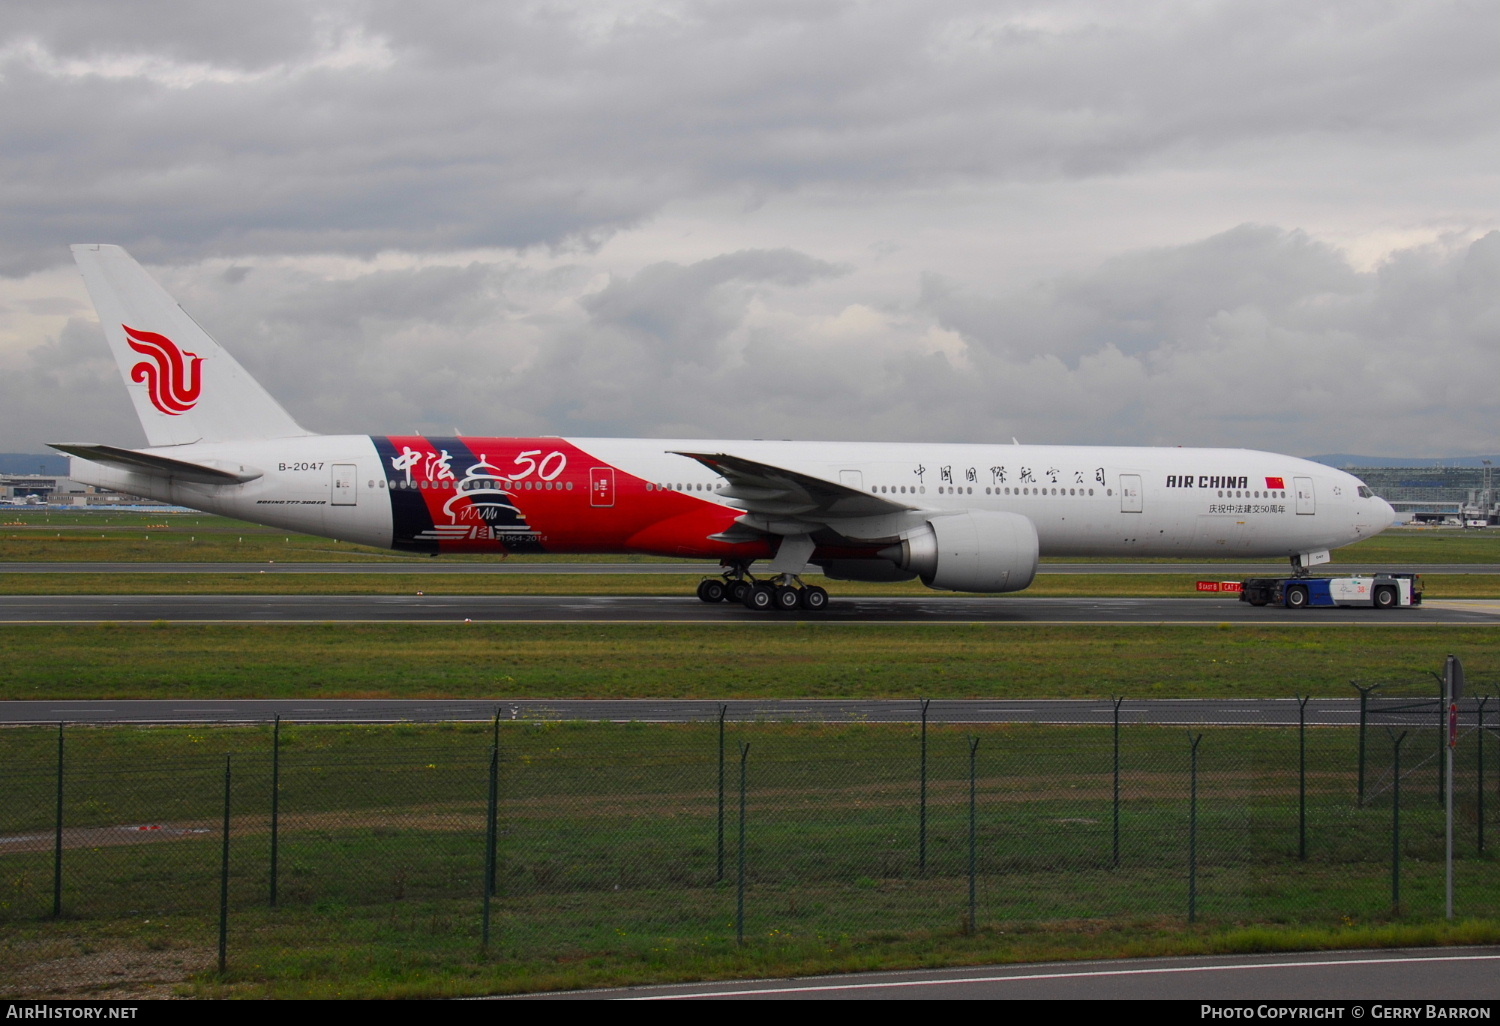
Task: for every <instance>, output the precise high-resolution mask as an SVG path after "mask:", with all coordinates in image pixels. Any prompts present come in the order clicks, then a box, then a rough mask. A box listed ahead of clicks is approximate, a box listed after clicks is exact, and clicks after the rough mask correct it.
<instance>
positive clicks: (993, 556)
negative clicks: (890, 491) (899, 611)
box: [880, 510, 1039, 592]
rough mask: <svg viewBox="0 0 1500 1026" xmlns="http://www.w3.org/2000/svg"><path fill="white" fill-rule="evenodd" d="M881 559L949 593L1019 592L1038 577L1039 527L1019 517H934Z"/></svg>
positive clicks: (985, 514)
mask: <svg viewBox="0 0 1500 1026" xmlns="http://www.w3.org/2000/svg"><path fill="white" fill-rule="evenodd" d="M880 554H881V555H882V556H884V557H886V558H887V559H889V560H891V561H892V562H894V563H895V564H896V565H897V566H899V567H901V568H902V569H903V570H910V571H911V572H913V573H915V574H916V575H917V576H919V577H921V578H922V583H924V584H926V585H927V586H928V587H929V588H942V589H944V590H947V591H987V592H996V591H1020V590H1021V589H1023V588H1026V587H1028V586H1029V585H1030V584H1031V581H1032V579H1033V578H1034V577H1036V565H1037V558H1038V555H1039V553H1038V545H1037V537H1036V525H1035V524H1033V523H1032V522H1031V521H1030V520H1029V519H1027V518H1026V517H1024V516H1022V515H1021V514H1019V513H990V512H986V511H983V510H969V511H967V512H964V513H955V514H953V515H951V516H942V517H933V518H932V519H930V520H928V521H927V523H926V524H924V525H923V526H922V527H920V528H918V529H917V530H916V531H913V532H912V533H911V534H909V535H907V536H906V537H904V538H902V539H901V543H900V544H899V545H892V546H891V547H890V548H888V549H883V550H882V551H881V553H880Z"/></svg>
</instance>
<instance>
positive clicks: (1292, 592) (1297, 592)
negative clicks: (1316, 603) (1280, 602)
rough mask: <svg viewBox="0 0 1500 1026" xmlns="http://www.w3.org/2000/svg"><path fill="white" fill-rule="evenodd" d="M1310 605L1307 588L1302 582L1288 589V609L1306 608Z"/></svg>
mask: <svg viewBox="0 0 1500 1026" xmlns="http://www.w3.org/2000/svg"><path fill="white" fill-rule="evenodd" d="M1307 606H1308V597H1307V589H1306V588H1304V587H1303V586H1302V585H1300V584H1294V585H1292V586H1291V587H1290V588H1288V589H1287V590H1286V607H1287V608H1288V609H1306V608H1307Z"/></svg>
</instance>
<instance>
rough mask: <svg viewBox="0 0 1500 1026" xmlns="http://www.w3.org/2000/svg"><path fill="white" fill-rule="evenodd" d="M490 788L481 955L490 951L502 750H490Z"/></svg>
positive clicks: (496, 747) (486, 804)
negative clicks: (496, 813) (496, 810)
mask: <svg viewBox="0 0 1500 1026" xmlns="http://www.w3.org/2000/svg"><path fill="white" fill-rule="evenodd" d="M489 783H490V788H489V798H488V801H486V802H485V820H484V915H483V920H484V926H483V932H482V937H481V939H480V942H479V945H480V953H481V954H488V953H489V950H490V903H491V901H492V899H493V898H494V894H495V861H496V860H495V821H496V815H495V809H496V804H497V799H498V797H499V790H500V748H499V746H493V747H491V748H490V781H489Z"/></svg>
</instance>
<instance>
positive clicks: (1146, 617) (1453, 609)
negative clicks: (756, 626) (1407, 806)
mask: <svg viewBox="0 0 1500 1026" xmlns="http://www.w3.org/2000/svg"><path fill="white" fill-rule="evenodd" d="M142 620H145V621H155V620H168V621H172V622H177V623H332V622H337V623H463V622H466V621H471V620H472V621H473V622H475V623H771V622H777V621H781V622H786V621H789V620H812V621H815V622H818V623H1029V624H1078V623H1089V624H1100V623H1151V624H1163V623H1255V624H1296V625H1299V626H1313V625H1316V624H1330V623H1339V624H1379V625H1382V626H1384V625H1397V624H1427V625H1430V624H1476V625H1490V624H1495V625H1500V599H1462V600H1459V599H1450V600H1442V601H1435V602H1430V603H1427V604H1424V605H1422V606H1420V607H1416V608H1405V609H1393V610H1380V611H1377V610H1374V609H1368V608H1363V609H1361V608H1349V609H1305V610H1300V611H1295V612H1294V611H1292V610H1288V609H1280V608H1271V607H1269V606H1268V607H1264V608H1260V609H1256V608H1253V607H1251V606H1249V605H1248V604H1246V603H1243V602H1240V601H1238V600H1237V599H1234V598H1231V597H1228V596H1219V595H1215V596H1211V597H1196V598H1168V599H1163V598H1031V597H1028V596H1026V595H1016V596H1007V597H1002V598H991V597H969V596H964V597H954V596H947V595H937V594H934V595H932V596H920V597H912V598H847V597H838V596H835V597H834V600H833V601H832V602H831V603H830V604H829V606H828V609H826V610H825V611H823V612H820V613H807V612H802V611H797V612H791V613H779V612H772V613H755V612H751V611H750V610H748V609H746V608H744V607H743V606H740V605H736V604H734V603H714V604H712V605H710V604H706V603H703V602H699V601H698V600H697V599H696V598H692V597H682V598H675V597H671V596H667V597H659V596H658V597H646V596H625V595H621V596H583V595H427V596H420V595H415V594H413V595H3V596H0V623H98V622H103V621H110V622H130V621H142Z"/></svg>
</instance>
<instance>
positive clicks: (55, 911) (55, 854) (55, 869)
mask: <svg viewBox="0 0 1500 1026" xmlns="http://www.w3.org/2000/svg"><path fill="white" fill-rule="evenodd" d="M56 827H57V831H56V836H55V837H54V839H53V842H52V918H53V919H60V918H61V917H62V848H63V845H62V828H63V724H61V723H59V724H58V725H57V819H56Z"/></svg>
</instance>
